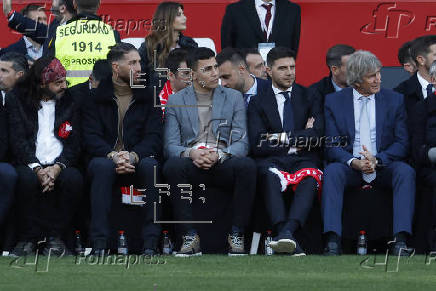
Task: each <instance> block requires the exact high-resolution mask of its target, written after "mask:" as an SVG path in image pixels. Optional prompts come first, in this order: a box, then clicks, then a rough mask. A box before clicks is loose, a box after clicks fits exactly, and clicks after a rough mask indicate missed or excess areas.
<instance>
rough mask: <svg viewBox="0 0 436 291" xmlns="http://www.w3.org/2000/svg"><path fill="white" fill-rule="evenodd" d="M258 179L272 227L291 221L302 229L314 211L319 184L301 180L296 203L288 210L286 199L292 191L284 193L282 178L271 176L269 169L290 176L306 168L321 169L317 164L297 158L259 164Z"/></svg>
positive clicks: (271, 160)
mask: <svg viewBox="0 0 436 291" xmlns="http://www.w3.org/2000/svg"><path fill="white" fill-rule="evenodd" d="M257 166H258V168H257V177H258V181H259V187H260V189H261V192H262V193H263V195H264V199H265V206H266V210H267V212H268V215H269V217H270V219H271V223H272V224H273V225H277V224H279V223H282V222H287V221H290V220H296V221H298V222H299V224H300V226H303V225H304V223H305V222H306V219H307V216H308V215H309V212H310V210H311V209H312V205H313V199H314V198H315V196H316V195H317V192H318V190H317V182H316V180H315V179H314V178H312V177H307V178H305V179H304V180H302V181H301V182H300V183H299V184H298V186H297V188H296V189H295V192H294V199H293V202H292V204H291V206H290V208H289V209H286V207H285V200H284V198H283V195H289V193H292V190H289V189H290V186H289V188H288V189H287V191H285V192H281V184H280V179H279V177H278V176H277V175H276V174H274V173H272V172H271V171H270V170H269V169H270V168H277V169H278V170H281V171H285V172H288V173H291V174H293V173H295V172H296V171H298V170H301V169H303V168H318V166H317V164H316V163H315V162H312V161H311V160H309V159H302V158H299V157H295V156H281V157H271V158H266V159H262V160H258V161H257Z"/></svg>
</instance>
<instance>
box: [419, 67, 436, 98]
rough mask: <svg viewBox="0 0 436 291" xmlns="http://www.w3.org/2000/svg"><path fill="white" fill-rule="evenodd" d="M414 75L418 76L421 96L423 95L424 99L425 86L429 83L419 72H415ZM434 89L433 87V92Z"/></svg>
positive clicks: (425, 95)
mask: <svg viewBox="0 0 436 291" xmlns="http://www.w3.org/2000/svg"><path fill="white" fill-rule="evenodd" d="M416 76H417V77H418V81H419V84H421V90H422V96H424V99H425V98H427V86H428V84H430V83H429V82H428V81H427V80H426V79H424V78H423V77H422V76H421V74H420V73H419V72H418V73H417V74H416ZM434 89H435V88H434V87H433V92H434Z"/></svg>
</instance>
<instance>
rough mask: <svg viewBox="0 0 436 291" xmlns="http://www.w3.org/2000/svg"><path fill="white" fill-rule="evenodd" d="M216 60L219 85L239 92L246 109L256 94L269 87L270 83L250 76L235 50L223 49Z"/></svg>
mask: <svg viewBox="0 0 436 291" xmlns="http://www.w3.org/2000/svg"><path fill="white" fill-rule="evenodd" d="M216 60H217V63H218V68H219V71H220V79H221V85H222V86H223V87H226V88H232V89H235V90H238V91H239V92H241V93H242V96H243V97H244V101H245V105H246V106H247V107H248V104H249V103H250V100H251V99H252V98H253V97H254V96H256V95H257V92H260V91H262V90H263V89H264V87H266V86H269V85H270V82H268V81H266V80H264V79H260V78H256V77H255V76H254V75H252V74H250V72H249V71H248V66H247V64H246V63H245V61H244V59H243V58H242V56H241V55H240V53H239V52H238V51H237V50H235V49H232V48H225V49H223V50H222V51H221V52H220V53H219V54H218V55H217V56H216Z"/></svg>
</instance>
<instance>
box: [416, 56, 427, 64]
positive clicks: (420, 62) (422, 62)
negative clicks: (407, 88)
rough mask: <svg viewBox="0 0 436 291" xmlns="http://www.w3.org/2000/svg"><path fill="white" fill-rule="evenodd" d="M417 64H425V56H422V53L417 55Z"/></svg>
mask: <svg viewBox="0 0 436 291" xmlns="http://www.w3.org/2000/svg"><path fill="white" fill-rule="evenodd" d="M416 64H417V65H418V66H419V65H421V66H424V64H425V58H424V57H423V56H421V55H419V56H417V57H416Z"/></svg>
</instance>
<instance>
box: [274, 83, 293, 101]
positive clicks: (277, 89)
mask: <svg viewBox="0 0 436 291" xmlns="http://www.w3.org/2000/svg"><path fill="white" fill-rule="evenodd" d="M272 89H273V92H274V94H275V95H278V94H280V93H282V92H289V93H292V86H291V87H289V88H288V89H286V90H285V91H282V90H280V89H279V88H276V87H274V85H272ZM280 95H281V96H283V95H282V94H280ZM283 98H285V96H283Z"/></svg>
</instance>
